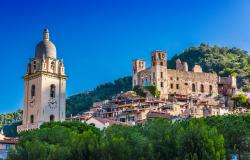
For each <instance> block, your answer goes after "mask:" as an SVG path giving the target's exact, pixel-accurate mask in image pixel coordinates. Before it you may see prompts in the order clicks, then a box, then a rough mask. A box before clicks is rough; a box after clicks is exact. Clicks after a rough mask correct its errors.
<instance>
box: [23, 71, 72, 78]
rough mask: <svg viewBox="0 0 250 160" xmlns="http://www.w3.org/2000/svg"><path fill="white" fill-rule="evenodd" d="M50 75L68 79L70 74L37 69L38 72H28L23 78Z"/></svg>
mask: <svg viewBox="0 0 250 160" xmlns="http://www.w3.org/2000/svg"><path fill="white" fill-rule="evenodd" d="M43 75H45V76H49V77H54V78H60V79H65V80H66V79H68V76H67V75H60V74H56V73H50V72H47V71H37V72H36V73H33V74H27V75H25V76H23V79H24V80H30V79H34V78H37V77H41V76H43Z"/></svg>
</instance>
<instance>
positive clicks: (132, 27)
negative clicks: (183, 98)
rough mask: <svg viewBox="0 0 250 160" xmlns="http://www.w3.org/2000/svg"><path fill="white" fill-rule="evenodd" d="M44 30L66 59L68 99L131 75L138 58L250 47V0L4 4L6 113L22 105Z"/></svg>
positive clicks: (2, 97)
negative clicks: (197, 48) (193, 49)
mask: <svg viewBox="0 0 250 160" xmlns="http://www.w3.org/2000/svg"><path fill="white" fill-rule="evenodd" d="M45 27H48V28H49V30H50V37H51V39H52V41H53V42H54V44H55V45H56V47H57V56H58V57H61V58H63V59H64V63H65V67H66V72H67V74H68V76H69V79H68V83H67V95H72V94H75V93H78V92H81V91H84V90H89V89H92V88H94V87H95V86H97V85H98V84H101V83H104V82H109V81H113V80H115V79H117V78H119V77H123V76H127V75H131V61H132V60H133V59H135V58H144V59H146V60H147V61H149V54H150V52H151V51H152V50H155V49H159V50H166V51H167V53H168V57H169V58H171V57H172V56H173V55H174V54H177V53H180V52H182V51H183V50H184V49H186V48H188V47H190V46H194V45H195V46H197V45H199V44H200V43H201V42H204V43H208V44H211V45H213V44H217V45H220V46H228V47H234V46H235V47H239V48H242V49H244V50H247V51H249V50H250V1H249V0H113V1H111V0H103V1H95V0H88V1H87V0H86V1H84V0H81V1H80V0H79V1H75V0H70V1H66V0H65V1H64V0H60V1H59V0H43V1H39V0H36V1H31V0H22V1H17V0H16V1H14V0H6V1H4V0H1V1H0V36H1V38H0V60H1V63H0V67H1V78H0V88H1V93H0V102H1V103H0V113H6V112H10V111H15V110H16V109H18V108H22V107H23V92H24V91H23V84H24V82H23V80H22V76H23V75H24V74H25V71H26V65H27V62H28V59H29V58H32V57H33V56H34V49H35V46H36V44H37V43H38V42H39V41H40V40H41V38H42V31H43V29H44V28H45Z"/></svg>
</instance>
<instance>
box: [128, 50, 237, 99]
mask: <svg viewBox="0 0 250 160" xmlns="http://www.w3.org/2000/svg"><path fill="white" fill-rule="evenodd" d="M132 68H133V69H132V70H133V71H132V72H133V87H134V86H136V85H139V86H149V85H151V84H153V85H155V86H156V87H157V89H158V90H159V92H160V95H161V98H165V99H168V96H169V95H175V94H178V95H191V96H200V95H218V94H222V95H227V96H228V95H233V94H234V93H235V91H236V89H237V86H236V78H235V77H231V76H230V77H219V76H218V75H217V74H214V73H204V72H203V71H202V68H201V67H200V66H199V65H195V66H194V67H193V68H192V70H191V71H189V68H188V64H187V63H186V62H181V60H180V59H177V60H176V69H175V70H174V69H168V68H167V54H166V52H164V51H153V52H152V53H151V66H150V67H149V68H146V62H145V60H142V59H136V60H134V61H133V66H132Z"/></svg>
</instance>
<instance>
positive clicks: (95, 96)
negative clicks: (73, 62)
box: [66, 77, 132, 116]
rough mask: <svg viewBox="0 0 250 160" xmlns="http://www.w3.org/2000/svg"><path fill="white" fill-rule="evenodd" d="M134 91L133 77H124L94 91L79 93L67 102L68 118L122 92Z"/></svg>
mask: <svg viewBox="0 0 250 160" xmlns="http://www.w3.org/2000/svg"><path fill="white" fill-rule="evenodd" d="M131 89H132V79H131V77H123V78H119V79H117V80H115V81H114V82H113V83H111V82H110V83H105V84H102V85H99V86H97V87H96V88H95V89H94V90H93V91H89V92H83V93H79V94H76V95H73V96H70V97H68V98H67V100H66V108H67V112H66V114H67V116H70V115H71V114H72V115H76V114H79V113H81V112H84V111H87V110H89V108H90V107H91V106H92V104H93V102H97V101H102V100H105V99H109V98H111V97H112V96H114V95H116V94H117V93H120V92H121V91H124V92H126V91H129V90H131Z"/></svg>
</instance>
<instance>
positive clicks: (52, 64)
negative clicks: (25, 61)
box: [50, 62, 55, 70]
mask: <svg viewBox="0 0 250 160" xmlns="http://www.w3.org/2000/svg"><path fill="white" fill-rule="evenodd" d="M50 68H51V69H52V70H54V68H55V63H54V62H51V64H50Z"/></svg>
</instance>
